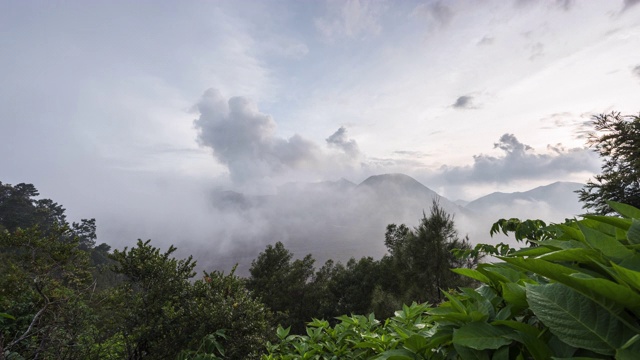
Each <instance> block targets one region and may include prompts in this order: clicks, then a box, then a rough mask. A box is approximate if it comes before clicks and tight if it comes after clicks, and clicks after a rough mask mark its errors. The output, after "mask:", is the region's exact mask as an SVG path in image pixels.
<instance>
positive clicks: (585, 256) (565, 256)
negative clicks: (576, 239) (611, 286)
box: [539, 248, 608, 264]
mask: <svg viewBox="0 0 640 360" xmlns="http://www.w3.org/2000/svg"><path fill="white" fill-rule="evenodd" d="M539 259H543V260H547V261H561V262H564V261H569V262H573V261H577V262H580V263H592V262H593V261H594V259H598V261H599V262H600V263H605V264H606V263H608V262H607V261H605V260H604V259H602V257H601V256H600V253H599V252H598V251H596V250H593V249H586V248H576V249H564V250H558V251H554V252H550V253H548V254H545V255H543V256H540V257H539Z"/></svg>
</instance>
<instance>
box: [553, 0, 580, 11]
mask: <svg viewBox="0 0 640 360" xmlns="http://www.w3.org/2000/svg"><path fill="white" fill-rule="evenodd" d="M574 3H575V2H574V0H556V4H557V5H558V6H559V7H561V8H562V9H564V10H571V7H572V6H573V5H574Z"/></svg>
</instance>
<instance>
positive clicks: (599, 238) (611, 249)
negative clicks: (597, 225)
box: [578, 223, 634, 261]
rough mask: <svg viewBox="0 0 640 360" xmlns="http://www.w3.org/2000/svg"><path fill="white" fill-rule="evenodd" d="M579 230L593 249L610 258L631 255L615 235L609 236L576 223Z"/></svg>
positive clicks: (620, 258)
mask: <svg viewBox="0 0 640 360" xmlns="http://www.w3.org/2000/svg"><path fill="white" fill-rule="evenodd" d="M578 226H579V227H580V230H581V231H582V233H583V234H584V239H585V241H586V242H587V243H588V244H589V246H591V247H592V248H593V249H595V250H597V251H600V252H602V254H603V255H604V256H606V257H608V258H610V259H612V260H616V261H622V260H623V259H625V258H628V257H632V256H633V255H634V252H633V251H632V250H629V249H627V247H626V246H624V245H622V244H621V243H620V242H619V241H618V240H616V238H615V237H613V236H609V235H607V234H605V233H603V232H601V231H597V230H594V229H592V228H590V227H587V226H584V225H582V224H580V223H578Z"/></svg>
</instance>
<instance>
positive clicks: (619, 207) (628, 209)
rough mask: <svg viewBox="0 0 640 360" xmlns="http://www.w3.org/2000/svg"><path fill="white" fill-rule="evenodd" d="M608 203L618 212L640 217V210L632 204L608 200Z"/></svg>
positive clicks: (623, 214)
mask: <svg viewBox="0 0 640 360" xmlns="http://www.w3.org/2000/svg"><path fill="white" fill-rule="evenodd" d="M607 204H609V206H611V208H612V209H613V210H615V211H616V212H617V213H618V214H620V215H622V216H624V217H626V218H632V219H640V210H638V209H636V208H634V207H633V206H631V205H627V204H622V203H619V202H615V201H607Z"/></svg>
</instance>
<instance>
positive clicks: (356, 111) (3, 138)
mask: <svg viewBox="0 0 640 360" xmlns="http://www.w3.org/2000/svg"><path fill="white" fill-rule="evenodd" d="M0 49H2V53H1V54H0V80H1V84H2V86H1V87H0V181H2V182H4V183H10V184H16V183H20V182H26V183H32V184H34V185H35V186H36V187H37V188H38V189H39V190H40V192H41V193H42V194H43V195H45V196H46V197H49V198H52V199H54V200H56V201H58V202H60V203H62V204H63V205H64V206H65V207H66V208H67V211H68V213H69V215H70V217H71V218H72V219H79V218H85V217H95V218H97V220H98V226H99V236H100V237H101V238H103V239H107V240H108V241H111V242H113V243H119V241H122V242H123V243H124V242H127V241H129V238H131V237H134V238H137V237H141V238H146V237H161V238H162V237H167V238H172V239H174V240H172V241H179V240H180V239H181V238H188V237H201V238H202V237H205V238H206V237H207V235H206V234H211V233H212V232H215V231H217V230H216V229H219V228H220V226H221V224H225V222H228V221H230V220H229V219H220V218H218V219H217V220H212V214H211V212H210V211H211V210H210V207H211V206H210V205H211V204H210V202H211V199H210V196H209V195H210V193H211V191H213V190H221V189H230V190H235V191H240V192H243V193H248V194H253V195H260V194H270V193H274V192H276V191H277V189H278V186H280V185H282V184H284V183H288V182H315V181H323V180H337V179H340V178H346V179H348V180H350V181H353V182H356V183H358V182H360V181H363V180H364V179H366V178H367V177H368V176H371V175H376V174H383V173H405V174H408V175H410V176H412V177H414V178H416V179H418V180H419V181H420V182H422V183H423V184H424V185H426V186H428V187H429V188H431V189H433V190H435V191H436V192H438V193H439V194H441V195H443V196H445V197H447V198H449V199H451V200H457V199H463V200H473V199H474V198H477V197H479V196H482V195H485V194H488V193H491V192H493V191H523V190H528V189H531V188H533V187H535V186H539V185H544V184H548V183H551V182H554V181H578V182H586V181H587V180H588V179H589V178H590V177H591V176H593V174H595V173H598V171H599V168H600V160H599V159H598V158H597V156H596V155H595V154H594V153H593V151H591V150H589V149H588V148H586V146H585V141H586V134H587V133H588V131H589V120H590V118H591V117H592V116H593V115H594V114H599V113H608V112H611V111H619V112H622V113H623V114H637V113H638V112H639V111H640V107H639V102H638V100H639V99H640V51H638V49H640V1H638V0H623V1H609V0H583V1H579V0H560V1H557V0H546V1H545V0H540V1H534V0H513V1H507V0H482V1H472V0H468V1H465V0H460V1H458V0H451V1H444V0H440V1H408V0H405V1H357V0H342V1H337V0H330V1H249V0H242V1H135V2H131V1H91V2H86V1H64V2H52V1H8V0H0ZM216 216H218V217H219V216H220V214H217V215H216ZM203 234H205V235H203ZM124 238H126V240H118V239H124ZM176 239H177V240H176Z"/></svg>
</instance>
